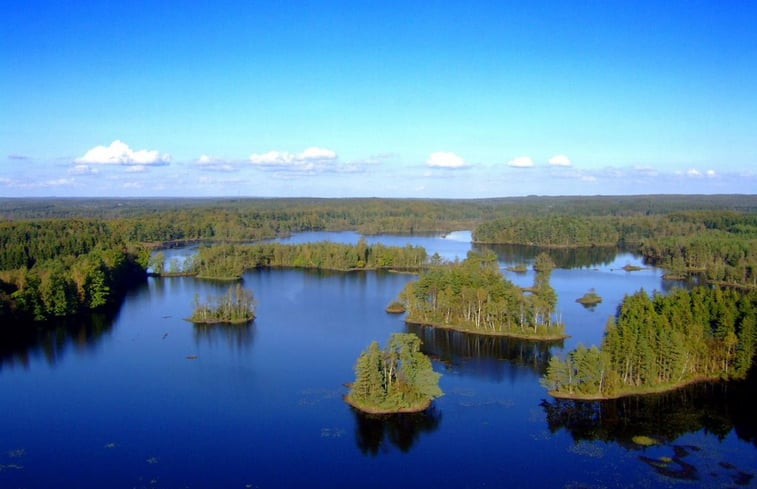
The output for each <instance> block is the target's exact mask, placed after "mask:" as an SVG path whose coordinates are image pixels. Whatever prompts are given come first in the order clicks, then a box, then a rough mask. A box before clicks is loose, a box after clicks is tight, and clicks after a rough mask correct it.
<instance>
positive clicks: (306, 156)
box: [297, 146, 336, 161]
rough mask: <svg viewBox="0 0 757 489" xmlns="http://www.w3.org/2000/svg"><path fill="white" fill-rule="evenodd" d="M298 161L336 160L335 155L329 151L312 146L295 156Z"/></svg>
mask: <svg viewBox="0 0 757 489" xmlns="http://www.w3.org/2000/svg"><path fill="white" fill-rule="evenodd" d="M297 157H298V159H300V160H303V161H311V160H334V159H336V153H335V152H334V151H332V150H330V149H326V148H319V147H317V146H313V147H310V148H307V149H306V150H305V151H303V152H302V153H300V154H299V155H297Z"/></svg>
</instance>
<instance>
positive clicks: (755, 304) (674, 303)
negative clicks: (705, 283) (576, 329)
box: [542, 287, 757, 398]
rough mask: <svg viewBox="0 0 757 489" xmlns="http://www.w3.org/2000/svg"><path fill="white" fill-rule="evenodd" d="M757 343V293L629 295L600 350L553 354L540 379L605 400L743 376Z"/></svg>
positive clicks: (567, 392) (563, 391)
mask: <svg viewBox="0 0 757 489" xmlns="http://www.w3.org/2000/svg"><path fill="white" fill-rule="evenodd" d="M756 348H757V292H755V291H749V292H742V291H738V290H736V289H730V288H718V287H715V288H709V287H697V288H695V289H693V290H691V291H687V290H682V289H677V290H675V291H673V292H671V293H670V294H669V295H662V294H654V295H653V296H652V297H650V296H649V295H647V293H646V292H644V291H643V290H642V291H639V292H637V293H635V294H634V295H631V296H627V297H626V298H625V299H624V301H623V303H622V304H621V306H620V308H619V310H618V314H617V316H616V317H615V318H613V319H611V320H610V322H609V323H608V325H607V331H606V334H605V337H604V339H603V341H602V345H601V347H600V348H597V347H592V348H590V349H588V348H585V347H583V346H579V347H578V348H577V349H576V350H573V351H572V352H570V353H569V354H568V355H567V357H566V358H565V359H564V360H561V359H560V358H557V357H552V358H551V359H550V363H549V367H548V369H547V374H546V375H545V377H544V378H543V379H542V381H543V384H544V385H545V386H546V387H547V388H548V389H549V390H550V391H551V392H552V393H553V394H554V395H556V396H564V397H576V398H584V397H585V398H603V397H613V396H618V395H626V394H635V393H644V392H650V391H654V390H658V389H660V388H671V387H676V386H680V385H683V384H685V383H687V382H690V381H696V380H702V379H717V378H721V379H741V378H744V377H745V376H746V374H747V372H748V371H749V369H750V367H751V366H752V361H753V359H754V354H755V349H756Z"/></svg>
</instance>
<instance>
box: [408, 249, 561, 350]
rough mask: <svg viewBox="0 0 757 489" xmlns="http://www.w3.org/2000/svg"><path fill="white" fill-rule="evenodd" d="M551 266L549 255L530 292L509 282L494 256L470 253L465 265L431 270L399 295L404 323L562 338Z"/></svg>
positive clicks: (541, 263)
mask: <svg viewBox="0 0 757 489" xmlns="http://www.w3.org/2000/svg"><path fill="white" fill-rule="evenodd" d="M551 266H553V263H552V262H551V260H549V257H548V256H546V255H544V256H542V257H540V258H538V259H537V264H535V267H537V268H538V272H537V274H536V279H535V283H534V286H533V287H531V288H529V290H528V292H524V291H523V290H521V289H520V288H519V287H517V286H516V285H515V284H513V283H512V282H510V281H509V280H507V279H505V277H504V276H503V275H502V272H501V271H500V269H499V265H498V263H497V256H496V255H495V254H494V253H493V252H486V253H483V254H480V253H475V252H470V253H469V254H468V257H467V258H466V259H465V260H463V261H456V262H451V263H443V264H440V265H436V266H432V267H431V268H430V269H428V270H427V271H425V272H424V273H423V274H422V275H421V276H420V278H419V279H418V280H417V281H415V282H410V283H408V284H407V285H406V286H405V288H404V289H403V290H402V292H400V296H399V301H400V302H401V303H402V304H403V305H404V307H405V309H406V311H407V316H406V318H405V321H406V322H407V323H410V324H421V325H428V326H433V327H440V328H448V329H454V330H457V331H462V332H466V333H476V334H484V335H494V336H510V337H515V338H524V339H531V340H559V339H563V338H565V337H566V335H565V325H564V324H563V323H562V322H560V321H559V320H558V319H557V317H556V314H555V306H556V304H557V294H556V293H555V291H554V289H553V288H552V287H551V286H550V285H549V274H550V272H551Z"/></svg>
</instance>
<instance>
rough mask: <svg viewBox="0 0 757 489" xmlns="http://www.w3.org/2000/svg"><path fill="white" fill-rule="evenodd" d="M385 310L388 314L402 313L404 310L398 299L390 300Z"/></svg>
mask: <svg viewBox="0 0 757 489" xmlns="http://www.w3.org/2000/svg"><path fill="white" fill-rule="evenodd" d="M385 310H386V312H388V313H389V314H402V313H403V312H405V306H404V305H403V304H402V303H401V302H400V301H392V302H391V303H390V304H389V305H388V306H386V309H385Z"/></svg>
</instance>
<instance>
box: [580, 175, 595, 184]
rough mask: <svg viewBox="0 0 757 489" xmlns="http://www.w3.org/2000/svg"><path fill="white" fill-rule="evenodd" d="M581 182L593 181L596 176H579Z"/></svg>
mask: <svg viewBox="0 0 757 489" xmlns="http://www.w3.org/2000/svg"><path fill="white" fill-rule="evenodd" d="M581 181H582V182H588V183H594V182H596V181H597V177H595V176H594V175H584V176H582V177H581Z"/></svg>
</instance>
